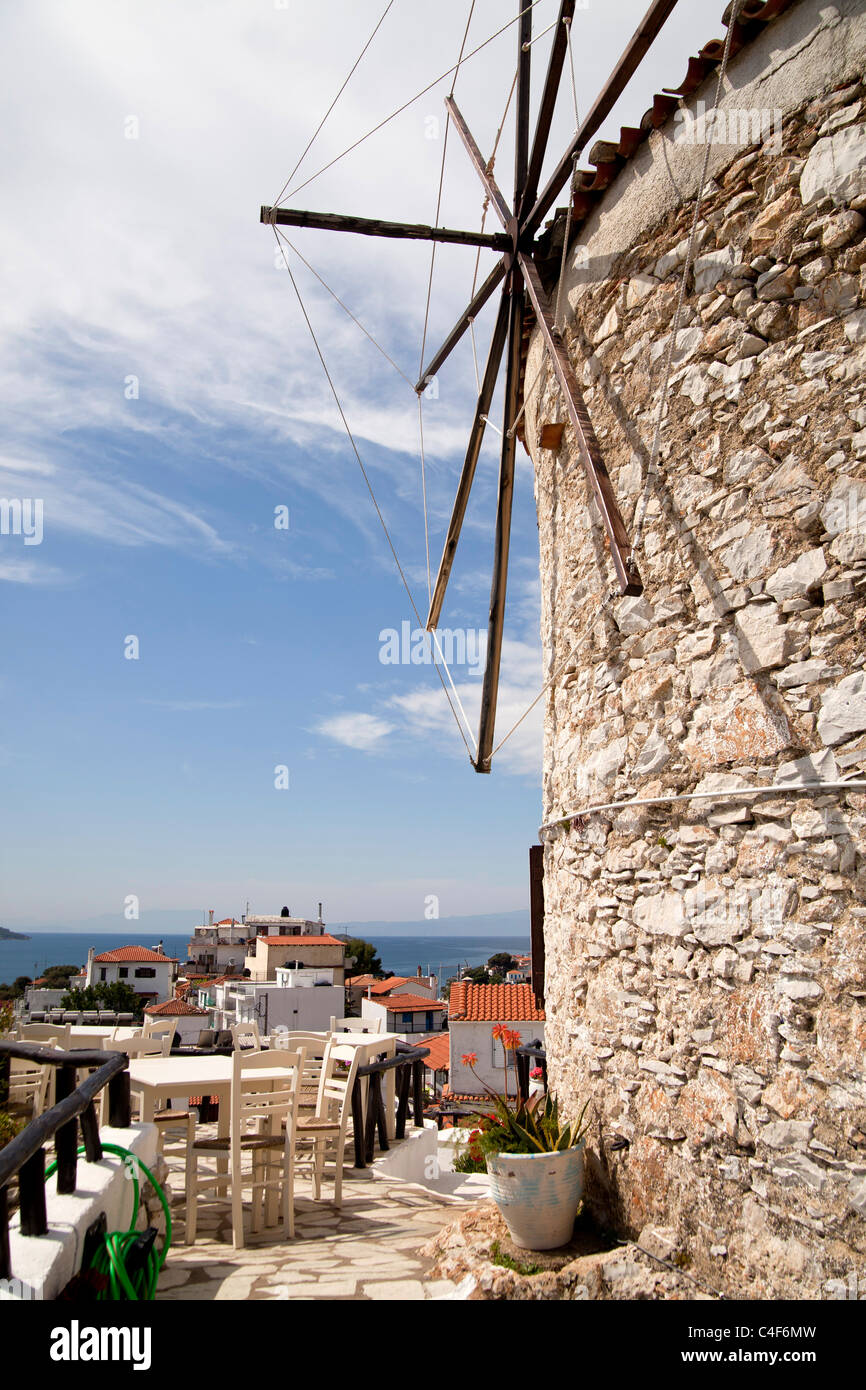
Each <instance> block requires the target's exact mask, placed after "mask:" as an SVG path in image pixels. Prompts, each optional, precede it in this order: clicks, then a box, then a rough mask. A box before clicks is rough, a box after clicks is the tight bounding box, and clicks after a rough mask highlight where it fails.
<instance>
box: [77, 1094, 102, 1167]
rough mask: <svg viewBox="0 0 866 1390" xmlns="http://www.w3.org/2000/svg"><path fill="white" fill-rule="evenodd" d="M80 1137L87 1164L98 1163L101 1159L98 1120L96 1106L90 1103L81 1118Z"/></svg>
mask: <svg viewBox="0 0 866 1390" xmlns="http://www.w3.org/2000/svg"><path fill="white" fill-rule="evenodd" d="M81 1137H82V1139H83V1141H84V1156H85V1158H86V1159H87V1162H88V1163H98V1162H99V1160H100V1159H101V1158H102V1143H101V1141H100V1138H99V1120H98V1119H97V1117H96V1106H95V1105H94V1103H93V1101H91V1102H90V1104H89V1105H88V1107H87V1109H86V1110H85V1111H84V1113H83V1114H82V1116H81Z"/></svg>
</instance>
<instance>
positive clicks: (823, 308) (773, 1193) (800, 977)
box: [526, 0, 866, 1298]
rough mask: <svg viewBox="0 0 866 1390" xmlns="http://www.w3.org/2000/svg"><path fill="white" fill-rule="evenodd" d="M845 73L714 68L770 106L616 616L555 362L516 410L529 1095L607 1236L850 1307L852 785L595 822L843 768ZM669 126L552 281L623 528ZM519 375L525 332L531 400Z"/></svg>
mask: <svg viewBox="0 0 866 1390" xmlns="http://www.w3.org/2000/svg"><path fill="white" fill-rule="evenodd" d="M864 59H866V23H864V7H863V5H862V4H860V3H854V0H849V3H847V4H846V3H839V4H837V5H824V4H819V3H817V0H814V2H813V0H801V3H799V4H797V5H795V6H794V7H793V9H792V10H790V11H789V12H788V13H787V14H786V15H784V16H783V17H782V18H781V19H780V20H778V21H777V22H776V23H774V24H773V25H771V26H769V27H768V29H767V30H766V31H765V32H764V34H763V35H762V36H761V37H760V38H759V39H757V40H756V41H755V42H754V43H753V44H751V45H749V46H748V47H747V48H746V49H745V50H744V51H743V53H742V54H740V55H739V56H738V57H737V59H736V60H735V61H734V62H733V63H732V65H731V69H730V90H729V92H728V95H727V96H726V98H725V105H726V106H729V107H731V108H734V107H738V108H767V109H769V110H770V111H771V112H775V111H777V110H780V111H781V112H782V113H783V120H782V124H781V128H780V129H779V130H774V132H773V134H772V135H771V136H769V137H768V138H767V139H766V140H764V142H763V143H760V142H759V143H755V144H753V145H749V146H744V145H742V144H739V145H733V146H732V145H728V144H723V143H717V144H713V146H712V148H711V161H710V181H709V184H708V187H707V191H706V197H705V201H704V204H703V211H702V218H701V223H700V228H699V250H698V256H697V260H696V263H695V267H694V275H693V277H692V280H691V283H690V284H689V287H688V293H687V296H686V300H685V309H684V314H683V318H682V327H681V329H680V332H679V334H678V338H677V342H676V345H675V353H674V360H673V375H672V379H671V387H670V391H669V407H668V411H667V415H666V418H665V420H664V424H663V429H662V435H661V439H662V447H661V451H660V459H659V466H658V470H657V474H656V476H655V478H654V480H653V482H652V487H651V489H650V491H649V494H648V496H649V502H648V506H647V509H646V519H645V523H644V527H643V534H642V544H641V547H640V550H639V552H638V556H637V559H638V563H639V567H640V570H641V573H642V577H643V581H644V584H645V593H644V596H643V597H641V598H639V599H615V598H614V599H610V598H608V597H607V596H608V594H609V590H610V586H611V582H612V579H613V570H612V566H611V564H610V560H609V556H608V554H607V551H606V548H605V541H604V533H603V529H602V527H601V524H600V521H599V518H598V515H597V513H596V511H595V506H594V503H590V502H588V498H587V489H586V483H585V478H584V474H583V469H582V467H581V465H580V462H579V460H578V457H577V453H576V450H575V448H574V441H573V439H572V438H571V435H570V430H569V429H566V433H565V436H564V439H563V443H562V446H561V447H560V449H559V450H558V451H557V452H553V451H549V450H544V449H542V448H541V445H540V434H541V428H542V426H543V425H544V424H546V423H551V422H557V421H561V420H563V419H564V418H565V412H564V409H563V406H562V402H561V399H560V398H559V395H558V392H557V388H556V386H555V383H554V382H553V379H552V375H551V373H550V372H549V370H548V371H545V372H544V373H543V375H542V377H541V381H540V385H539V387H538V388H537V389H536V390H535V391H534V392H532V393H531V394H530V399H529V402H528V406H527V415H526V420H527V441H528V444H529V447H530V449H531V452H532V456H533V460H534V463H535V470H536V500H537V509H538V519H539V530H540V542H541V573H542V594H543V611H542V636H543V641H544V648H545V661H546V664H547V671H546V674H547V677H548V678H550V677H551V676H554V674H556V679H555V680H554V682H553V684H552V687H551V690H550V692H549V695H548V697H547V702H546V714H545V772H544V820H545V822H554V821H562V822H563V823H561V824H556V825H552V826H551V827H550V828H549V829H545V830H544V831H543V833H542V839H543V840H544V842H545V844H546V848H545V909H546V923H545V938H546V940H545V945H546V956H547V981H546V1010H547V1019H548V1022H547V1025H546V1035H547V1043H548V1057H549V1067H550V1077H551V1084H552V1087H553V1088H554V1089H555V1090H556V1091H557V1092H559V1093H560V1095H561V1096H562V1097H563V1098H564V1099H566V1101H567V1103H568V1104H569V1105H570V1106H571V1107H576V1106H577V1104H578V1101H579V1098H583V1097H584V1096H586V1095H587V1094H588V1093H590V1094H591V1095H592V1097H593V1099H594V1104H595V1113H596V1123H595V1127H594V1131H593V1139H592V1154H591V1156H590V1168H591V1173H590V1183H589V1200H590V1202H591V1204H592V1205H593V1206H594V1207H595V1209H596V1210H597V1212H598V1213H599V1215H600V1216H602V1217H604V1219H605V1220H608V1221H609V1220H611V1219H613V1220H614V1221H615V1222H616V1223H617V1224H618V1226H619V1228H620V1229H621V1230H622V1231H623V1232H625V1233H628V1234H629V1235H631V1236H636V1235H638V1234H639V1233H640V1231H641V1230H642V1229H643V1228H644V1227H645V1226H647V1225H652V1226H653V1227H655V1228H658V1227H661V1228H664V1229H669V1230H670V1231H671V1232H672V1235H671V1239H672V1241H674V1242H675V1243H676V1245H677V1247H678V1248H683V1249H685V1251H686V1252H687V1254H686V1258H687V1259H688V1260H690V1261H692V1266H693V1268H694V1269H695V1270H696V1271H699V1272H701V1273H702V1274H703V1276H704V1277H706V1278H708V1279H710V1281H711V1282H712V1283H713V1285H714V1286H727V1287H728V1288H729V1289H733V1290H736V1291H738V1292H739V1293H741V1294H742V1295H743V1296H762V1295H766V1294H771V1295H777V1296H790V1297H794V1296H796V1297H815V1298H818V1297H826V1296H828V1293H831V1292H832V1291H833V1290H835V1289H838V1288H839V1287H840V1285H839V1282H838V1281H840V1280H842V1281H843V1283H844V1287H845V1288H846V1289H848V1288H851V1287H854V1286H855V1284H856V1280H857V1279H859V1295H860V1296H861V1297H863V1296H866V1225H864V1217H866V1075H864V1065H863V1055H864V1044H866V906H864V883H866V874H864V858H863V855H864V827H866V797H864V796H863V795H862V794H860V795H858V794H855V793H851V792H847V793H840V792H836V791H830V792H826V793H819V792H808V793H805V794H802V793H801V794H791V793H787V794H777V795H766V794H765V795H761V796H753V795H744V796H742V797H740V798H739V799H737V798H736V797H734V798H730V797H728V798H725V797H721V796H718V797H713V798H710V799H706V800H695V801H680V802H676V801H674V802H668V803H666V804H663V805H656V806H639V805H636V806H633V807H626V808H624V809H611V810H606V811H601V812H592V811H590V810H589V808H591V807H592V806H594V805H599V804H607V803H611V802H619V801H628V800H629V799H631V798H652V797H664V796H677V795H682V794H685V793H692V792H696V791H697V792H704V791H713V792H717V791H729V790H736V789H739V788H744V787H750V788H751V787H764V786H773V785H774V784H777V783H790V782H803V781H813V782H814V781H822V782H825V781H826V782H834V781H836V780H838V779H839V778H840V777H846V776H850V775H855V776H860V777H863V776H864V775H866V774H864V767H866V762H864V759H866V672H864V669H863V668H864V659H866V643H864V624H866V382H864V367H866V307H864V306H866V237H864V232H866V88H864V85H863V82H862V81H861V75H862V73H863V72H864V70H866V61H864ZM714 90H715V78H713V79H711V80H710V81H709V82H708V83H706V84H705V87H704V88H703V89H702V90H700V91H699V92H698V93H696V95H695V97H694V99H693V100H692V102H691V108H692V110H693V111H697V109H698V108H697V106H696V103H697V102H698V101H700V100H703V101H704V102H705V103H710V102H711V101H712V97H713V95H714ZM682 129H683V124H682V122H678V123H674V122H673V121H672V122H670V123H669V125H668V126H667V127H665V128H664V129H662V130H661V131H659V132H658V133H657V134H656V135H654V136H653V137H652V138H651V140H650V142H649V145H648V147H645V148H644V150H643V152H642V153H641V155H640V156H639V157H637V158H636V159H635V160H633V161H632V162H631V164H629V165H628V166H626V168H625V169H624V170H623V172H622V173H621V174H620V176H619V178H618V180H617V182H616V183H615V184H614V185H612V187H611V188H610V189H609V190H608V193H607V194H606V196H605V199H604V201H603V203H602V204H601V207H600V209H599V210H598V211H597V212H596V213H594V214H593V217H592V218H591V220H590V221H589V222H588V224H587V225H586V226H585V227H584V228H582V229H581V234H580V237H579V245H578V249H577V250H576V251H575V252H573V253H572V256H571V258H570V265H569V270H568V279H567V284H566V289H567V294H568V304H569V311H568V314H567V316H566V331H565V335H566V339H567V341H568V344H569V348H570V350H571V352H572V355H573V360H574V361H575V364H576V368H577V371H578V377H579V379H580V376H581V373H582V379H583V384H584V387H585V389H586V399H587V404H588V407H589V410H590V413H591V415H592V418H593V421H594V424H595V428H596V431H597V434H598V436H599V439H600V441H601V444H602V448H603V450H604V453H605V456H606V459H607V462H608V466H609V469H610V472H611V475H612V478H613V481H614V486H615V490H616V493H617V495H618V497H619V498H620V501H621V504H622V508H623V514H624V517H625V519H626V524H627V526H631V525H632V518H633V514H634V512H635V510H636V509H637V508H638V503H639V499H640V497H641V494H642V493H643V488H644V479H645V474H646V467H647V458H648V451H649V445H650V442H651V439H652V434H653V424H654V419H655V412H656V408H657V404H658V398H659V393H660V390H661V386H662V376H663V368H664V354H665V348H666V337H665V334H666V332H667V331H668V330H669V328H670V325H671V322H672V319H673V314H674V307H675V304H676V300H677V294H678V288H679V277H680V275H681V273H682V266H683V263H684V259H685V245H686V238H687V236H688V231H689V226H690V222H691V218H692V215H693V211H694V202H693V197H694V192H695V189H696V187H697V183H698V179H699V173H700V167H701V163H702V159H703V147H702V146H696V145H691V146H690V145H688V144H687V143H685V142H679V143H675V139H674V137H675V136H676V134H677V133H678V132H680V131H682ZM542 357H543V348H542V346H541V343H540V339H539V335H538V334H537V332H536V334H535V335H534V338H533V341H532V344H531V347H530V353H529V358H528V362H527V368H526V380H527V382H530V383H531V382H533V380H534V379H535V375H536V372H537V370H538V369H539V366H540V365H541V363H542ZM563 668H564V669H563ZM584 811H585V812H587V814H581V813H582V812H584ZM852 1280H854V1281H855V1284H852V1283H851V1281H852ZM834 1281H835V1282H834ZM845 1281H848V1282H845Z"/></svg>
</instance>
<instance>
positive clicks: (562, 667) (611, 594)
mask: <svg viewBox="0 0 866 1390" xmlns="http://www.w3.org/2000/svg"><path fill="white" fill-rule="evenodd" d="M618 592H619V591H618V590H617V589H615V588H610V589H608V591H607V593H606V594H605V596H604V598H603V599H602V601H601V604H600V608H601V610H602V611H603V610H604V609H605V608H606V607H607V606H608V605H609V604H610V602H611V600H612V599H613V598H615V597H617V595H618ZM571 616H572V618H573V617H575V616H576V615H575V614H574V613H572V615H571ZM569 621H570V620H569ZM588 637H589V632H588V631H586V632H584V633H583V634H582V636H580V637H579V638H578V640H577V641H576V642H575V644H574V646H573V647H572V649H571V651H570V652H569V653H568V656H566V657H565V659H564V660H563V661H561V662H560V664H559V666H557V668H556V670H555V671H554V673H553V675H552V676H551V677H550V679H549V680H547V681H545V683H544V685H543V686H542V687H541V689H540V690H539V692H538V694H537V695H536V697H535V699H534V700H533V701H532V704H531V705H529V706H528V707H527V708H526V709H525V710H524V711H523V713H522V714H521V716H520V718H519V719H518V720H517V721H516V722H515V723H514V724H512V726H511V728H510V729H509V730H508V733H507V734H506V735H505V737H504V738H501V739H500V740H499V742H498V743H497V745H496V747H495V748H494V749H493V752H492V753H491V754H490V758H491V760H492V759H493V757H494V755H495V754H496V753H498V752H499V750H500V748H501V747H502V745H503V743H507V742H508V740H509V739H510V738H511V735H512V734H513V733H514V732H515V730H516V729H519V728H520V725H521V724H522V723H523V721H524V719H526V717H527V715H529V714H531V713H532V711H533V710H534V709H535V706H536V705H537V704H538V702H539V700H540V699H541V698H542V696H543V695H545V694H546V692H547V691H548V690H549V689H550V687H551V686H552V685H553V684H554V682H555V681H557V680H558V679H559V677H560V675H561V674H562V672H563V671H564V670H565V668H566V666H567V665H568V663H569V662H570V661H571V658H572V657H573V656H575V655H576V654H577V652H578V651H579V650H580V648H581V647H582V646H583V644H584V642H586V640H587V638H588Z"/></svg>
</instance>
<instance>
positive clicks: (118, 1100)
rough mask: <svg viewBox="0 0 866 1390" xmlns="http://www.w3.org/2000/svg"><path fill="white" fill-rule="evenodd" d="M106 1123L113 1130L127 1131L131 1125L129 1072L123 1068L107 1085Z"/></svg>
mask: <svg viewBox="0 0 866 1390" xmlns="http://www.w3.org/2000/svg"><path fill="white" fill-rule="evenodd" d="M108 1123H109V1124H110V1125H111V1126H112V1127H113V1128H114V1129H128V1128H129V1126H130V1124H131V1123H132V1110H131V1107H130V1099H129V1072H128V1071H127V1070H126V1068H124V1070H123V1071H119V1072H118V1073H117V1075H116V1076H113V1077H112V1078H111V1080H110V1081H109V1083H108Z"/></svg>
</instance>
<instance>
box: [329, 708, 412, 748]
mask: <svg viewBox="0 0 866 1390" xmlns="http://www.w3.org/2000/svg"><path fill="white" fill-rule="evenodd" d="M315 728H316V733H319V734H324V735H325V737H326V738H331V739H333V740H334V742H335V743H342V744H343V745H344V746H345V747H346V748H356V749H358V750H359V751H360V752H362V753H371V752H373V751H374V749H376V748H379V747H380V745H381V743H382V740H383V739H385V738H387V736H388V735H389V734H390V733H392V732H393V730H394V728H395V725H394V724H392V723H389V722H388V721H387V720H386V719H380V718H379V717H378V716H377V715H373V714H338V715H335V716H334V717H333V718H331V719H322V720H320V721H319V723H318V724H317V725H316V726H315Z"/></svg>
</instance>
